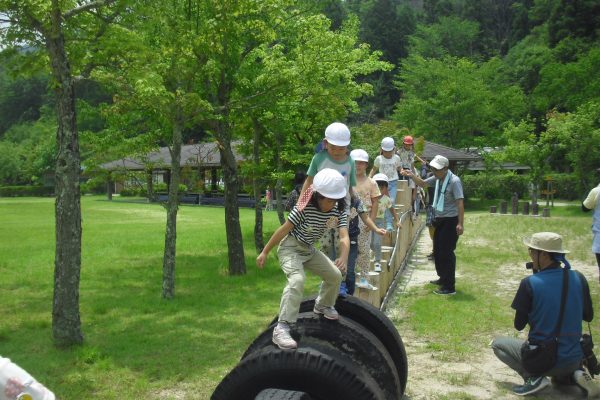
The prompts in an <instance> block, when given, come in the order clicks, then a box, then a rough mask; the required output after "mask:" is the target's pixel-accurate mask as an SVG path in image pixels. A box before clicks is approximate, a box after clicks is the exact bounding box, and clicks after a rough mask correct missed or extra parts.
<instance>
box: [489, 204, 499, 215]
mask: <svg viewBox="0 0 600 400" xmlns="http://www.w3.org/2000/svg"><path fill="white" fill-rule="evenodd" d="M497 208H498V207H496V206H490V213H491V214H496V210H497Z"/></svg>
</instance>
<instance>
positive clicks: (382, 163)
mask: <svg viewBox="0 0 600 400" xmlns="http://www.w3.org/2000/svg"><path fill="white" fill-rule="evenodd" d="M373 165H374V166H375V167H376V168H379V172H381V173H382V174H385V175H386V176H387V177H388V179H389V180H390V181H397V180H398V168H400V157H398V155H397V154H394V155H393V156H392V158H385V157H384V156H383V155H381V154H380V155H378V156H377V157H375V161H374V162H373Z"/></svg>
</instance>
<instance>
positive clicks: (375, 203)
mask: <svg viewBox="0 0 600 400" xmlns="http://www.w3.org/2000/svg"><path fill="white" fill-rule="evenodd" d="M377 210H379V197H371V214H370V215H369V217H370V218H371V219H372V220H373V221H375V218H377Z"/></svg>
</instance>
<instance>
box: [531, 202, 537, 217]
mask: <svg viewBox="0 0 600 400" xmlns="http://www.w3.org/2000/svg"><path fill="white" fill-rule="evenodd" d="M538 213H539V205H538V203H533V204H532V205H531V215H538Z"/></svg>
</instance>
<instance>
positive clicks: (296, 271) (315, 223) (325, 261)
mask: <svg viewBox="0 0 600 400" xmlns="http://www.w3.org/2000/svg"><path fill="white" fill-rule="evenodd" d="M346 193H347V189H346V180H345V179H344V177H343V176H342V175H341V174H340V173H339V172H338V171H336V170H334V169H330V168H325V169H323V170H321V171H319V172H318V173H317V174H316V175H315V179H314V181H313V183H312V185H311V186H310V187H309V188H308V189H307V190H306V191H305V192H304V193H303V194H302V195H301V196H300V199H298V202H297V203H296V205H295V206H294V208H293V209H292V211H291V212H290V214H289V215H288V219H287V221H285V223H284V224H283V225H281V226H280V227H279V228H278V229H277V230H276V231H275V233H273V236H271V238H270V239H269V242H268V243H267V244H266V245H265V248H264V249H263V251H262V252H261V253H260V254H259V255H258V257H257V258H256V265H257V266H258V268H263V266H264V264H265V261H266V259H267V255H268V254H269V252H270V251H271V249H272V248H273V247H275V246H276V245H279V247H278V249H277V256H278V257H279V264H280V266H281V269H282V270H283V272H284V273H285V275H286V278H287V285H286V286H285V289H283V295H282V296H281V303H280V307H279V320H278V323H277V325H276V326H275V328H274V329H273V343H275V344H276V345H277V346H279V347H280V348H282V349H294V348H296V347H298V344H297V343H296V341H295V340H294V339H293V338H292V336H291V334H290V325H292V324H294V323H295V322H296V320H297V319H298V312H299V310H300V303H301V302H302V296H303V293H304V281H305V279H306V275H305V272H304V270H306V269H307V270H309V271H311V272H313V273H314V274H316V275H318V276H320V277H321V278H322V279H323V282H322V283H321V286H320V289H319V295H318V297H317V299H316V300H315V307H314V310H313V311H314V312H315V313H316V314H320V315H323V316H324V317H325V318H327V319H330V320H337V319H338V313H337V311H336V310H335V308H334V307H333V306H334V304H335V301H336V299H337V295H338V291H339V287H340V282H341V281H342V272H344V271H345V270H346V266H347V262H348V250H349V248H350V241H349V239H348V219H347V215H346V211H345V208H346V205H345V201H344V198H345V197H346ZM332 227H337V228H338V229H339V233H340V254H339V258H337V259H336V260H335V261H331V260H330V259H329V258H328V257H327V256H326V255H325V254H323V253H322V252H321V251H320V250H317V249H316V248H315V247H314V244H315V242H317V241H319V239H320V238H321V236H322V235H323V232H324V231H325V229H326V228H332Z"/></svg>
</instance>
